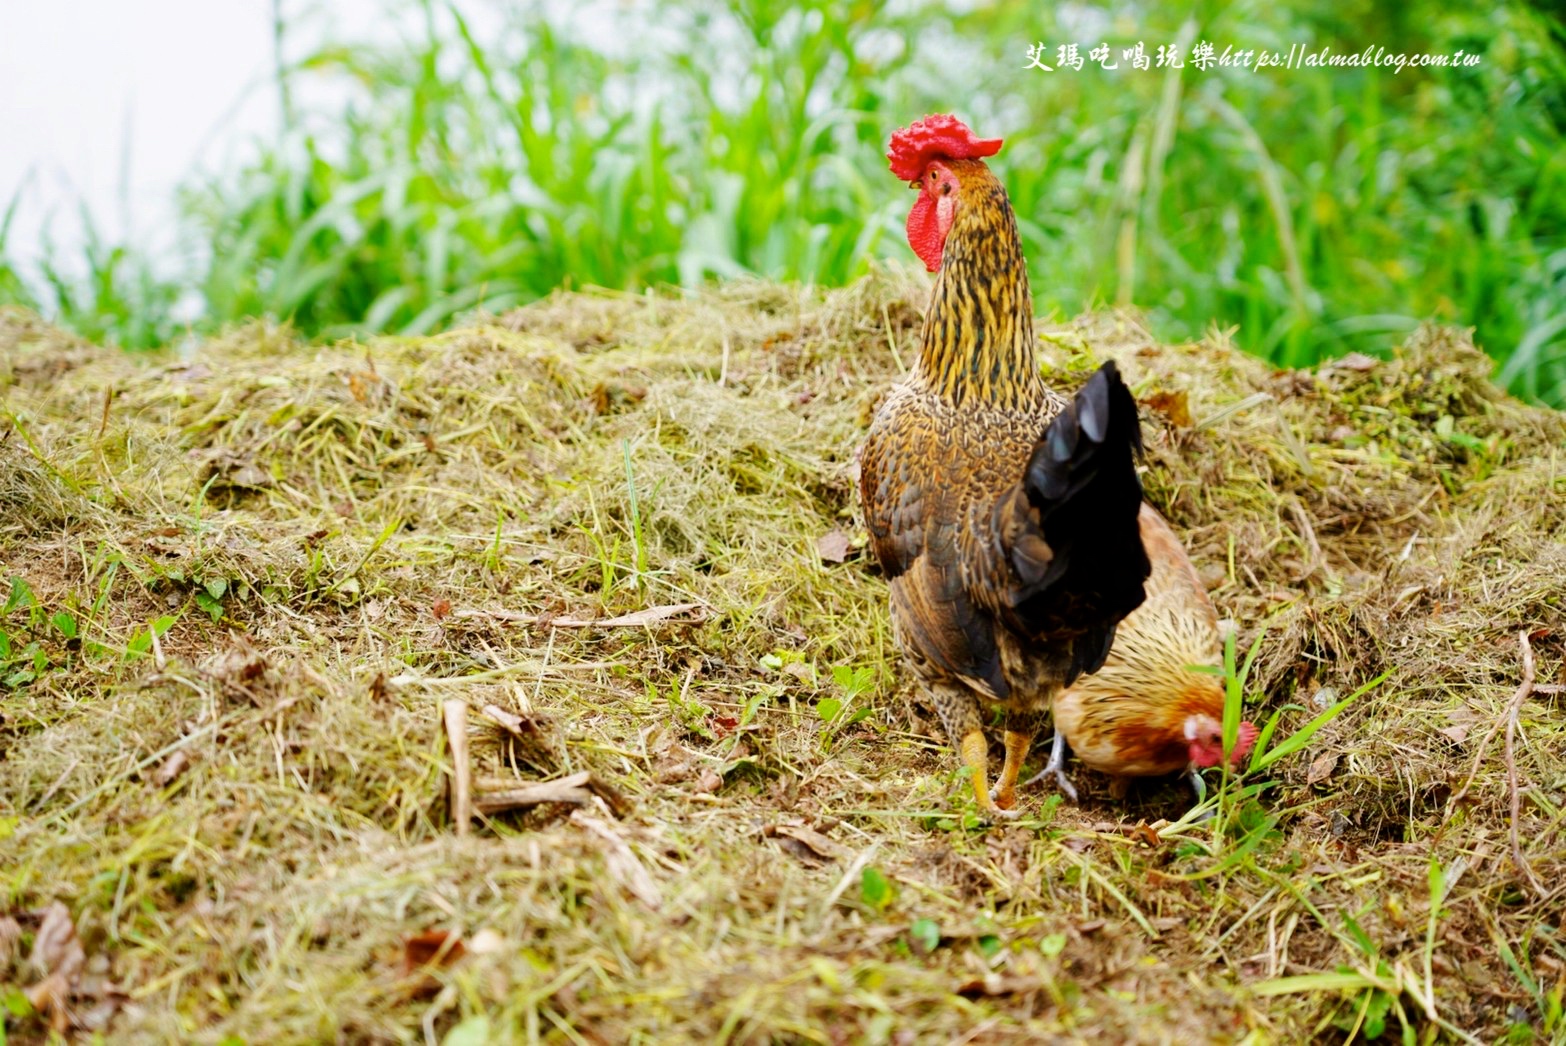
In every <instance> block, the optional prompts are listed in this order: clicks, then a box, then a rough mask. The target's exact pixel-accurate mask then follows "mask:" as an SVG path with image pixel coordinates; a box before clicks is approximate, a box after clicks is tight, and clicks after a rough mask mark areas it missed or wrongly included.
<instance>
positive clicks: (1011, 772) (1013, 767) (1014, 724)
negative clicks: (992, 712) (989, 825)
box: [991, 712, 1040, 810]
mask: <svg viewBox="0 0 1566 1046" xmlns="http://www.w3.org/2000/svg"><path fill="white" fill-rule="evenodd" d="M1039 719H1040V717H1039V716H1038V715H1037V714H1036V713H1033V712H1020V713H1016V712H1011V713H1007V715H1006V738H1005V740H1006V763H1005V765H1004V766H1002V767H1001V775H1000V782H999V783H998V784H997V785H996V786H995V791H994V792H992V793H991V798H993V799H994V800H995V805H996V806H998V807H1000V808H1001V809H1002V810H1010V809H1012V808H1013V807H1015V806H1016V805H1017V778H1018V776H1020V775H1021V773H1022V761H1023V760H1024V759H1026V758H1027V757H1028V749H1029V748H1031V747H1033V738H1034V736H1035V735H1036V734H1037V733H1038V731H1039Z"/></svg>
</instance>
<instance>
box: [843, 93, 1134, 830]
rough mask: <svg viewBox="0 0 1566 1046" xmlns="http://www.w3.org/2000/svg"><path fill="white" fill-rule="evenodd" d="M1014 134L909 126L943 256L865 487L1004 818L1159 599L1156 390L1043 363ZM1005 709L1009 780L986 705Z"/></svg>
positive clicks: (901, 629) (919, 246) (926, 224)
mask: <svg viewBox="0 0 1566 1046" xmlns="http://www.w3.org/2000/svg"><path fill="white" fill-rule="evenodd" d="M999 148H1000V142H999V140H998V139H988V140H984V139H978V138H976V137H975V136H974V135H973V133H972V132H971V131H969V130H968V128H967V127H965V126H963V125H962V124H961V123H960V122H959V121H957V120H956V119H955V118H954V117H950V116H933V117H929V118H927V119H925V120H921V121H919V122H918V123H916V124H914V125H913V126H912V127H909V128H906V129H905V130H902V131H899V132H897V134H894V135H893V136H892V147H891V152H890V153H889V154H888V156H889V158H890V159H891V161H892V171H893V173H895V174H897V176H898V177H900V178H904V179H905V180H907V181H909V182H910V183H912V185H913V187H914V188H915V189H917V190H918V191H919V197H918V199H917V201H916V202H915V204H914V208H913V212H912V213H911V214H910V215H909V219H908V238H909V243H910V244H911V245H912V246H913V248H914V250H915V252H916V253H917V254H918V255H919V256H920V258H922V259H923V260H924V262H925V264H926V266H927V267H928V268H929V269H930V270H931V271H932V272H936V273H937V275H936V278H935V288H934V291H933V293H932V295H931V298H930V306H929V311H928V313H927V314H926V316H925V322H924V332H923V339H922V344H921V347H920V350H919V359H918V362H917V364H916V365H915V366H914V367H913V369H912V370H911V371H910V372H909V374H908V375H907V377H906V378H905V379H904V380H903V381H901V382H900V383H898V384H897V385H896V386H895V387H894V388H893V389H892V390H891V392H890V394H889V395H888V396H887V398H886V399H885V401H884V402H883V403H882V404H881V406H880V408H879V409H878V410H877V412H876V416H875V420H874V421H873V422H872V424H871V427H870V432H869V436H868V438H867V440H866V442H865V445H864V448H863V450H862V452H861V457H860V488H859V491H860V501H861V505H862V507H863V509H864V516H865V522H866V525H867V526H868V528H869V531H870V537H871V544H872V547H873V548H874V551H875V554H876V557H877V558H878V560H879V561H880V564H881V567H882V569H883V571H884V572H885V574H886V576H887V579H888V581H889V583H890V589H891V609H892V623H893V626H894V631H895V633H896V636H897V641H898V645H899V646H900V647H901V649H902V652H903V655H904V658H905V659H906V661H907V662H908V664H909V665H910V666H911V667H912V668H913V670H914V672H915V674H916V675H917V676H918V677H919V679H920V681H921V682H922V683H923V684H924V686H925V687H926V688H927V689H928V690H929V692H930V694H931V696H932V697H933V698H934V702H935V707H936V710H937V711H938V713H939V714H940V717H941V722H942V725H943V726H944V727H945V728H946V733H947V735H948V736H949V737H950V738H951V740H952V742H953V743H954V744H957V745H958V746H959V747H960V749H961V755H962V760H963V762H964V763H965V764H966V765H967V766H968V767H970V768H971V770H972V774H973V787H974V794H975V797H976V799H977V801H978V805H979V808H980V812H981V813H982V814H983V815H984V816H986V817H987V818H990V819H994V818H998V817H1014V816H1016V811H1015V810H1013V807H1014V806H1015V803H1016V783H1017V776H1018V774H1019V773H1020V771H1021V769H1022V762H1023V759H1024V758H1025V757H1026V755H1027V752H1028V748H1029V746H1030V745H1031V743H1032V740H1033V737H1034V734H1035V733H1036V732H1037V730H1038V727H1039V725H1040V723H1041V721H1042V718H1043V716H1044V715H1045V713H1047V712H1048V710H1049V706H1050V702H1051V700H1052V699H1053V698H1054V696H1055V695H1056V694H1057V693H1058V692H1059V691H1060V690H1061V688H1062V687H1064V686H1066V685H1068V684H1069V683H1070V682H1071V681H1072V680H1073V679H1075V678H1076V677H1077V676H1078V675H1080V674H1081V673H1084V672H1092V671H1094V670H1096V669H1097V668H1098V667H1099V665H1101V664H1102V663H1103V660H1104V657H1105V656H1106V654H1107V653H1108V651H1109V648H1110V644H1111V642H1112V641H1113V639H1114V635H1115V626H1116V624H1117V623H1118V622H1119V621H1120V620H1121V619H1122V618H1123V617H1125V615H1126V614H1128V613H1129V612H1130V611H1131V610H1133V609H1134V608H1135V607H1136V606H1137V605H1138V604H1139V603H1141V601H1142V598H1143V591H1142V583H1143V580H1144V579H1145V578H1146V577H1147V574H1148V569H1149V567H1148V561H1147V555H1146V553H1145V552H1144V551H1143V548H1142V541H1141V537H1140V536H1139V534H1138V530H1137V508H1138V506H1139V505H1140V504H1141V500H1142V488H1141V484H1140V482H1139V481H1138V479H1137V475H1136V468H1135V461H1134V455H1135V454H1136V453H1137V452H1138V451H1139V450H1140V447H1141V436H1140V430H1139V428H1138V422H1137V416H1136V402H1135V400H1133V399H1132V397H1131V394H1130V392H1129V390H1127V388H1126V387H1125V384H1124V383H1123V382H1122V381H1121V380H1120V375H1119V373H1118V371H1116V369H1115V366H1114V364H1113V363H1106V364H1105V365H1104V366H1103V367H1102V368H1101V369H1100V370H1099V371H1098V372H1097V373H1096V374H1094V375H1093V377H1092V378H1090V379H1089V381H1088V382H1087V384H1086V385H1085V386H1083V388H1082V389H1081V390H1080V391H1079V392H1078V393H1077V394H1076V397H1075V398H1074V399H1073V400H1072V401H1070V402H1067V401H1066V400H1065V399H1064V398H1063V397H1061V396H1060V395H1058V394H1056V393H1054V392H1052V391H1051V390H1050V389H1049V388H1047V387H1046V386H1045V384H1044V382H1043V381H1042V379H1041V378H1040V376H1039V367H1038V362H1037V359H1036V357H1035V348H1034V336H1033V302H1032V297H1031V295H1030V294H1029V291H1028V277H1027V270H1026V267H1025V264H1024V262H1023V257H1022V245H1021V243H1020V241H1019V239H1018V236H1017V223H1016V219H1015V217H1014V216H1013V214H1012V210H1011V205H1010V203H1009V202H1008V200H1007V198H1006V191H1005V189H1004V188H1002V187H1001V184H1000V182H999V181H998V180H997V179H996V178H995V176H994V175H993V174H992V173H991V172H990V170H989V168H988V167H987V166H986V165H985V163H984V161H983V160H982V159H981V157H983V156H990V155H993V154H994V153H995V152H996V151H997V150H998V149H999ZM987 705H990V706H999V707H1000V708H1001V709H1002V710H1003V711H1004V713H1005V749H1006V759H1005V765H1004V767H1003V769H1002V771H1001V776H1000V781H999V784H998V786H997V788H996V791H995V792H994V794H993V795H992V794H991V792H990V790H989V787H988V784H989V767H988V763H989V750H988V744H987V742H986V739H985V735H984V731H983V713H984V710H985V707H986V706H987Z"/></svg>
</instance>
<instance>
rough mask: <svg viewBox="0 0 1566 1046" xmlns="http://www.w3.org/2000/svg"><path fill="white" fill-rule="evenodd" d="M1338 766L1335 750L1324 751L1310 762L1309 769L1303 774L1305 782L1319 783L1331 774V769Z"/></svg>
mask: <svg viewBox="0 0 1566 1046" xmlns="http://www.w3.org/2000/svg"><path fill="white" fill-rule="evenodd" d="M1337 768H1338V754H1337V753H1336V752H1324V753H1323V754H1321V755H1318V756H1317V757H1316V758H1315V759H1312V760H1311V762H1310V770H1308V771H1307V772H1306V774H1305V783H1306V784H1320V783H1321V782H1322V781H1325V780H1326V779H1327V778H1329V777H1331V776H1332V771H1334V770H1336V769H1337Z"/></svg>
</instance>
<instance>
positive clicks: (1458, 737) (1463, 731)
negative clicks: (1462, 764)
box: [1436, 723, 1468, 745]
mask: <svg viewBox="0 0 1566 1046" xmlns="http://www.w3.org/2000/svg"><path fill="white" fill-rule="evenodd" d="M1436 733H1438V734H1442V735H1444V736H1445V737H1447V738H1448V739H1449V740H1451V742H1452V743H1453V744H1455V745H1460V744H1462V743H1463V742H1464V741H1466V740H1468V726H1467V724H1466V723H1459V724H1457V725H1456V726H1449V727H1446V728H1444V729H1441V730H1437V731H1436Z"/></svg>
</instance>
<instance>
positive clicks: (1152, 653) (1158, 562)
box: [1055, 505, 1224, 777]
mask: <svg viewBox="0 0 1566 1046" xmlns="http://www.w3.org/2000/svg"><path fill="white" fill-rule="evenodd" d="M1140 525H1141V529H1142V540H1143V543H1144V544H1145V545H1146V547H1147V550H1148V555H1149V557H1150V558H1151V560H1152V564H1153V572H1152V575H1151V576H1150V577H1149V578H1148V581H1147V586H1146V587H1147V600H1146V602H1144V603H1143V604H1142V605H1141V606H1140V607H1138V608H1137V610H1136V611H1135V612H1133V613H1132V614H1131V615H1130V616H1129V617H1127V618H1126V619H1125V621H1123V622H1122V623H1121V625H1120V628H1119V631H1118V632H1117V635H1116V639H1115V645H1114V649H1113V650H1112V651H1111V653H1110V655H1109V658H1108V660H1107V661H1106V662H1105V663H1104V666H1103V667H1102V668H1101V669H1099V671H1098V672H1097V673H1095V674H1094V675H1091V676H1085V677H1083V678H1082V679H1080V680H1078V681H1077V683H1076V684H1075V685H1074V686H1072V687H1071V688H1070V689H1069V690H1067V691H1066V692H1065V693H1063V694H1061V695H1060V696H1059V697H1058V698H1056V700H1055V728H1056V729H1057V730H1058V731H1060V732H1061V733H1063V734H1064V735H1065V737H1066V740H1067V741H1068V742H1069V743H1070V745H1071V749H1072V751H1073V752H1075V753H1076V755H1077V758H1078V759H1080V760H1081V761H1082V762H1083V763H1085V764H1086V765H1087V766H1090V767H1092V768H1093V769H1095V770H1099V771H1102V772H1103V773H1107V774H1111V775H1113V776H1116V777H1148V776H1156V775H1159V774H1172V773H1176V772H1177V771H1180V770H1183V769H1185V767H1186V765H1187V764H1188V763H1189V762H1190V752H1189V738H1188V737H1186V736H1185V732H1184V724H1185V722H1186V720H1187V719H1188V718H1190V717H1192V716H1208V717H1210V718H1213V719H1217V720H1220V721H1221V720H1222V718H1223V702H1224V689H1223V680H1222V678H1221V677H1219V676H1215V675H1212V674H1210V673H1206V672H1201V671H1198V670H1196V667H1195V666H1203V665H1207V666H1216V665H1220V664H1222V663H1223V652H1222V640H1221V639H1220V637H1219V634H1218V613H1217V611H1216V610H1214V609H1213V604H1212V600H1211V599H1209V598H1208V596H1207V590H1206V588H1205V587H1204V586H1203V585H1202V582H1201V579H1200V578H1198V577H1197V574H1196V570H1195V568H1193V567H1192V566H1191V561H1190V559H1189V558H1188V557H1187V556H1186V554H1185V550H1184V548H1182V547H1181V545H1180V541H1179V539H1178V538H1177V537H1176V536H1175V533H1174V531H1173V530H1171V529H1170V527H1169V524H1168V523H1166V522H1164V520H1163V517H1161V516H1160V515H1159V514H1158V513H1157V512H1155V511H1153V509H1152V508H1150V507H1149V506H1147V505H1143V506H1142V510H1141V517H1140Z"/></svg>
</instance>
